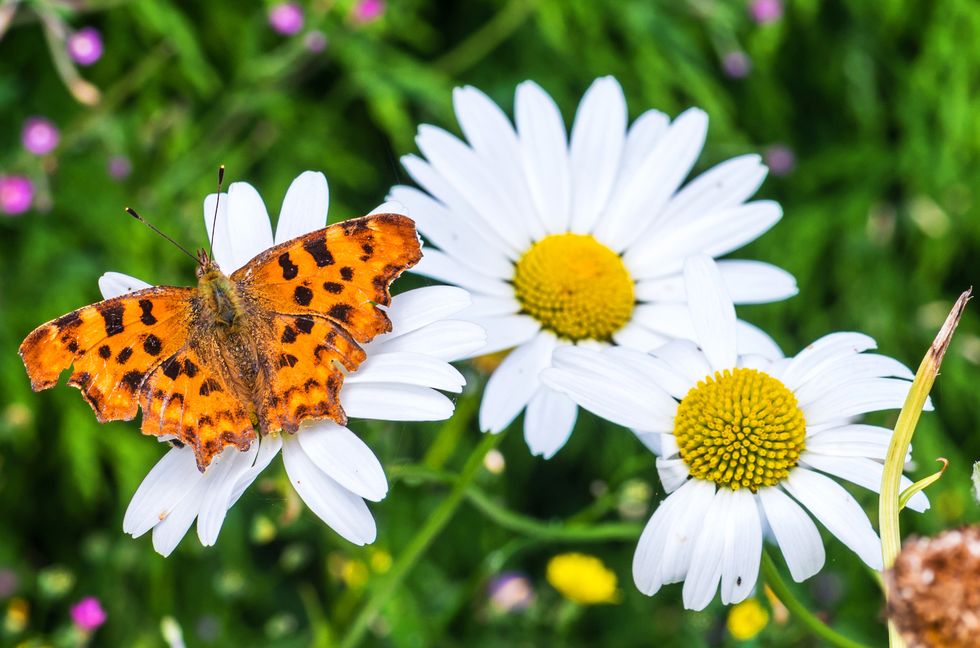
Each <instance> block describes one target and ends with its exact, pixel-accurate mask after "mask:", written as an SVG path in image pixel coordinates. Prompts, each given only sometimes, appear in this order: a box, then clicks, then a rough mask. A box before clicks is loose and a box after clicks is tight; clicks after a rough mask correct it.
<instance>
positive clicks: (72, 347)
mask: <svg viewBox="0 0 980 648" xmlns="http://www.w3.org/2000/svg"><path fill="white" fill-rule="evenodd" d="M68 350H69V351H70V352H71V353H75V352H76V351H78V342H76V341H75V340H69V341H68Z"/></svg>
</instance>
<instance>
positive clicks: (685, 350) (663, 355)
mask: <svg viewBox="0 0 980 648" xmlns="http://www.w3.org/2000/svg"><path fill="white" fill-rule="evenodd" d="M650 355H652V356H653V357H654V358H659V359H660V360H661V361H663V363H664V364H666V365H667V366H668V367H670V368H671V369H673V370H674V371H675V372H677V373H678V374H680V375H682V376H684V378H685V379H687V381H688V387H687V388H688V389H690V388H691V387H694V386H695V385H696V384H698V382H699V381H701V380H704V378H705V377H706V376H710V375H711V366H710V365H709V364H708V359H707V358H705V357H704V353H702V352H701V350H700V349H698V347H697V345H696V344H694V343H693V342H689V341H688V340H672V341H670V342H668V343H667V344H665V345H663V346H662V347H660V348H659V349H654V350H653V351H652V352H651V353H650ZM684 393H685V394H686V393H687V392H686V391H685V392H684Z"/></svg>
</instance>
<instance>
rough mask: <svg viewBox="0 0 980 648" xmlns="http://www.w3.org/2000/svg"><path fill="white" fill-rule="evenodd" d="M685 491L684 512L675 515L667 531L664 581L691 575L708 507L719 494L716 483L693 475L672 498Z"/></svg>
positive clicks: (662, 569)
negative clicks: (693, 477)
mask: <svg viewBox="0 0 980 648" xmlns="http://www.w3.org/2000/svg"><path fill="white" fill-rule="evenodd" d="M681 493H684V495H683V497H682V498H681V499H680V508H681V511H680V515H679V516H678V517H677V518H675V521H674V526H673V527H672V528H668V529H666V530H665V531H664V532H665V533H666V535H667V537H666V538H665V542H664V549H663V565H662V567H661V568H660V571H661V576H662V578H663V582H664V583H677V582H680V581H682V580H684V578H685V577H686V576H687V574H688V571H689V570H690V568H691V559H692V558H693V557H694V556H695V555H696V554H695V553H694V544H695V541H696V540H697V538H698V536H699V535H700V534H701V530H702V528H703V527H704V523H705V519H706V518H707V513H708V509H709V507H710V506H711V503H712V502H713V501H714V498H715V485H714V484H713V483H712V482H709V481H704V480H701V479H689V480H688V481H687V482H686V483H685V484H684V485H683V486H682V487H681V488H679V489H678V490H677V491H676V492H674V493H672V494H671V495H670V497H668V499H670V498H673V497H678V496H680V495H681ZM661 506H663V504H661Z"/></svg>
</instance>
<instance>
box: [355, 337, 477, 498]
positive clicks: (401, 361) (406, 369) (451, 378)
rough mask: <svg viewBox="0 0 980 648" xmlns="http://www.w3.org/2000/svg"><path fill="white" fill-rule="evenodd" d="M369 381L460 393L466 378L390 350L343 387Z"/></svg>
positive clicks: (425, 358) (438, 363) (440, 364)
mask: <svg viewBox="0 0 980 648" xmlns="http://www.w3.org/2000/svg"><path fill="white" fill-rule="evenodd" d="M372 382H373V383H377V382H388V383H401V384H403V385H419V386H421V387H432V388H433V389H441V390H443V391H450V392H456V393H459V392H461V391H462V390H463V385H465V384H466V379H465V378H464V377H463V374H461V373H459V371H457V370H456V369H455V368H454V367H453V366H452V365H451V364H449V363H448V362H446V361H445V360H440V359H439V358H434V357H432V356H429V355H425V354H422V353H409V352H406V351H393V352H391V353H373V354H370V355H368V359H367V360H365V361H364V363H363V364H362V365H361V366H360V367H358V368H357V371H355V372H354V373H352V374H350V375H349V376H347V379H346V380H345V381H344V385H345V386H346V385H354V384H357V383H372ZM368 499H371V498H368Z"/></svg>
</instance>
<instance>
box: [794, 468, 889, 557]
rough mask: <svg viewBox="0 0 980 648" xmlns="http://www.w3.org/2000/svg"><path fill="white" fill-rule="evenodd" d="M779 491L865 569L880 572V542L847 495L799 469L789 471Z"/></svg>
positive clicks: (833, 484) (825, 479) (831, 483)
mask: <svg viewBox="0 0 980 648" xmlns="http://www.w3.org/2000/svg"><path fill="white" fill-rule="evenodd" d="M783 487H784V488H785V489H786V490H787V491H788V492H789V494H790V495H792V496H793V497H795V498H796V499H797V500H799V502H800V503H801V504H803V506H805V507H806V508H807V509H808V510H809V511H810V512H811V513H812V514H813V516H814V517H815V518H817V519H818V520H820V522H821V524H823V525H824V526H825V527H827V530H828V531H830V532H831V533H833V534H834V535H835V536H837V538H838V539H839V540H840V541H841V542H843V543H844V544H845V545H846V546H847V547H848V548H849V549H850V550H851V551H853V552H854V553H856V554H857V555H858V556H859V557H860V558H861V560H863V561H864V562H865V563H867V564H868V566H870V567H871V568H872V569H877V570H881V541H880V540H878V535H877V534H876V533H875V531H874V529H872V528H871V521H870V520H868V516H867V515H866V514H865V513H864V510H863V509H862V508H861V507H860V505H858V503H857V502H856V501H855V500H854V498H853V497H851V495H850V493H848V492H847V491H846V490H844V489H843V488H842V487H841V486H840V485H839V484H837V483H836V482H835V481H834V480H832V479H831V478H830V477H825V476H824V475H821V474H818V473H815V472H812V471H810V470H806V469H803V468H796V469H795V470H793V471H792V472H791V473H790V474H789V477H787V478H786V480H785V481H784V482H783Z"/></svg>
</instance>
